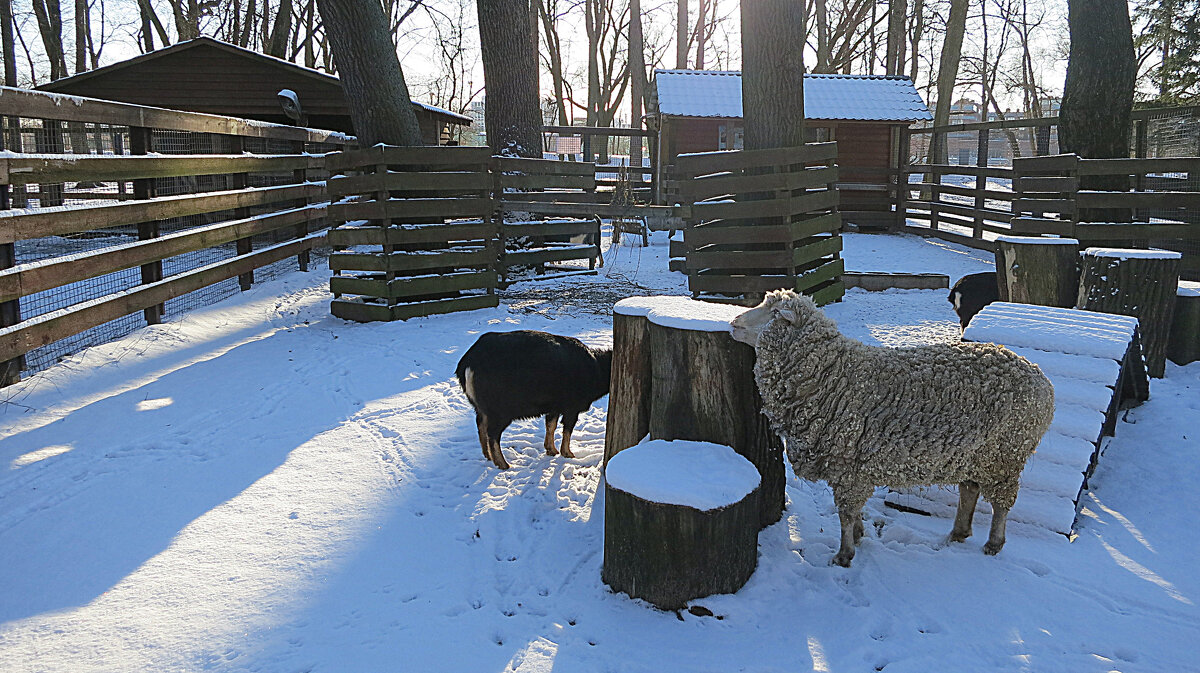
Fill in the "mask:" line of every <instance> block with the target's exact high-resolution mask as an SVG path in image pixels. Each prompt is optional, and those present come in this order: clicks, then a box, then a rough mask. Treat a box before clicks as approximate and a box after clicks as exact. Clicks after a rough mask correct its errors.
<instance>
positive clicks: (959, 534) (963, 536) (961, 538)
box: [950, 530, 971, 542]
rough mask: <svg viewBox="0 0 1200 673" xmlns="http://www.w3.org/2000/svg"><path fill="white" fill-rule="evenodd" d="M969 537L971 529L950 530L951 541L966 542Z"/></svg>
mask: <svg viewBox="0 0 1200 673" xmlns="http://www.w3.org/2000/svg"><path fill="white" fill-rule="evenodd" d="M969 537H971V531H969V530H968V531H957V530H952V531H950V541H951V542H966V541H967V538H969Z"/></svg>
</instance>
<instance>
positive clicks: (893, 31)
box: [885, 0, 908, 75]
mask: <svg viewBox="0 0 1200 673" xmlns="http://www.w3.org/2000/svg"><path fill="white" fill-rule="evenodd" d="M907 18H908V0H888V34H887V66H886V67H887V69H886V71H885V72H886V73H887V74H889V75H899V74H900V71H901V70H903V69H904V46H905V45H904V42H905V40H906V37H907V36H906V35H905V34H904V21H905V19H907Z"/></svg>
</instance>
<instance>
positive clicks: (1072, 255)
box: [996, 236, 1079, 308]
mask: <svg viewBox="0 0 1200 673" xmlns="http://www.w3.org/2000/svg"><path fill="white" fill-rule="evenodd" d="M1078 259H1079V241H1077V240H1075V239H1073V238H1025V237H1020V236H1001V237H1000V238H998V239H997V240H996V277H997V279H998V282H999V289H1000V301H1011V302H1016V303H1018V304H1038V305H1040V306H1058V307H1059V308H1073V307H1074V306H1075V298H1076V296H1077V295H1078V294H1079V271H1078V270H1077V268H1076V266H1077V262H1078Z"/></svg>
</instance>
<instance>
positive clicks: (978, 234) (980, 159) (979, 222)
mask: <svg viewBox="0 0 1200 673" xmlns="http://www.w3.org/2000/svg"><path fill="white" fill-rule="evenodd" d="M991 139H992V132H991V131H990V130H988V129H979V138H978V139H977V141H976V146H975V166H977V167H978V168H981V169H985V170H980V171H977V172H976V173H975V220H974V226H973V227H972V231H971V238H974V239H976V240H983V206H984V204H985V203H986V201H985V200H984V192H985V191H986V190H987V170H986V169H987V167H988V153H989V152H990V151H991Z"/></svg>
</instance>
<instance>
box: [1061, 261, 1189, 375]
mask: <svg viewBox="0 0 1200 673" xmlns="http://www.w3.org/2000/svg"><path fill="white" fill-rule="evenodd" d="M1180 258H1181V255H1180V254H1179V253H1178V252H1173V251H1170V250H1127V249H1121V248H1088V249H1087V250H1085V251H1084V252H1083V255H1082V257H1081V259H1082V270H1081V273H1080V277H1079V298H1078V300H1077V307H1078V308H1082V309H1087V310H1089V311H1100V312H1103V313H1117V314H1120V315H1131V316H1134V317H1136V318H1137V319H1138V331H1139V332H1140V333H1141V341H1142V352H1143V354H1144V355H1145V358H1146V371H1147V373H1148V374H1149V375H1150V376H1153V377H1155V378H1162V376H1163V372H1164V370H1165V367H1166V353H1167V337H1168V334H1169V332H1170V328H1171V316H1172V313H1173V311H1174V308H1175V294H1176V290H1177V288H1178V286H1179V263H1180Z"/></svg>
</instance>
